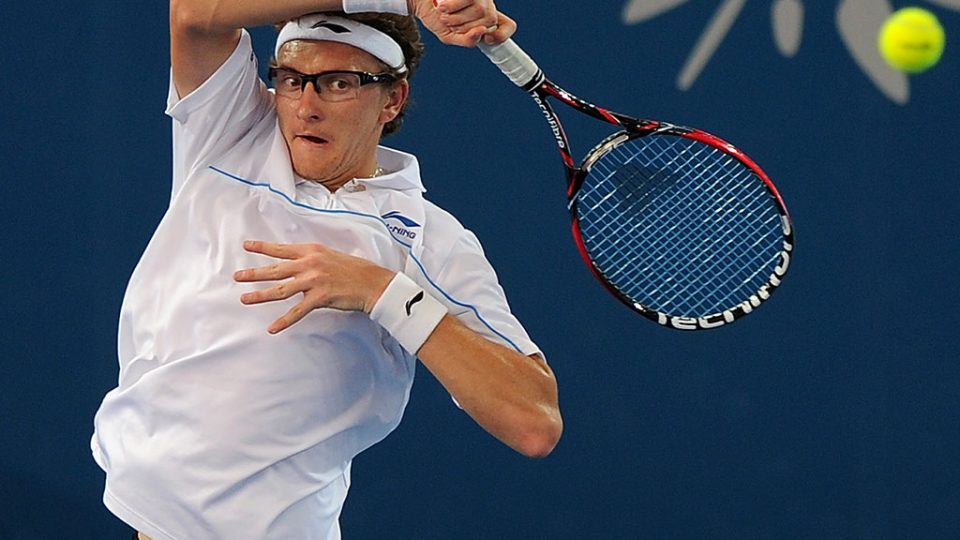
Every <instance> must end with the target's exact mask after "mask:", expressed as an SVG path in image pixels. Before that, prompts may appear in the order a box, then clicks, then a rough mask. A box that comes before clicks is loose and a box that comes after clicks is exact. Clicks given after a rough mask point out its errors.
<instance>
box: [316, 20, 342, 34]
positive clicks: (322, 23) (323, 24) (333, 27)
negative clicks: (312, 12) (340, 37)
mask: <svg viewBox="0 0 960 540" xmlns="http://www.w3.org/2000/svg"><path fill="white" fill-rule="evenodd" d="M310 28H313V29H314V30H316V29H317V28H326V29H327V30H330V31H331V32H333V33H334V34H349V33H350V29H349V28H347V27H345V26H340V25H339V24H335V23H332V22H327V21H320V22H318V23H316V24H314V25H313V26H311V27H310Z"/></svg>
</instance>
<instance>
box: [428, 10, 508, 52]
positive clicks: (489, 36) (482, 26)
mask: <svg viewBox="0 0 960 540" xmlns="http://www.w3.org/2000/svg"><path fill="white" fill-rule="evenodd" d="M410 3H411V6H410V7H411V12H412V13H413V14H414V15H416V17H417V18H418V19H420V21H421V22H423V25H424V26H425V27H427V29H428V30H430V31H431V32H433V33H434V34H435V35H436V36H437V38H438V39H439V40H440V41H441V42H443V43H446V44H448V45H459V46H461V47H475V46H476V45H477V44H478V43H480V41H481V40H483V41H484V42H485V43H487V44H490V45H494V44H497V43H501V42H503V41H505V40H506V39H507V38H509V37H510V36H512V35H513V33H514V32H516V30H517V23H515V22H514V21H513V19H511V18H510V17H507V16H506V15H504V14H503V13H500V12H499V11H497V7H496V6H495V5H494V3H493V0H410Z"/></svg>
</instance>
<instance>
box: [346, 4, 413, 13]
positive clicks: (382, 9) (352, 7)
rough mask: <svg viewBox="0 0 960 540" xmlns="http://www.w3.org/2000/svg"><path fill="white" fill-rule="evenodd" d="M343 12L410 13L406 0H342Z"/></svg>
mask: <svg viewBox="0 0 960 540" xmlns="http://www.w3.org/2000/svg"><path fill="white" fill-rule="evenodd" d="M343 12H344V13H363V12H378V13H396V14H397V15H407V14H409V13H412V11H411V10H410V9H409V7H408V4H407V0H343Z"/></svg>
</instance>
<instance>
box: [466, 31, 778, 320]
mask: <svg viewBox="0 0 960 540" xmlns="http://www.w3.org/2000/svg"><path fill="white" fill-rule="evenodd" d="M480 49H481V50H482V51H483V53H484V54H486V55H487V56H488V57H489V58H490V60H491V61H492V62H493V63H494V64H495V65H496V66H497V67H499V68H500V70H501V71H503V73H504V74H505V75H506V76H507V77H508V78H509V79H510V80H511V81H513V83H514V84H516V85H517V86H519V87H520V88H521V89H522V90H524V91H525V92H527V93H529V94H530V95H531V96H533V99H534V101H536V103H537V105H538V106H539V107H540V110H541V111H542V112H543V115H544V117H545V118H546V120H547V123H548V124H549V125H550V129H551V131H552V132H553V135H554V138H555V139H556V142H557V146H558V147H559V149H560V156H561V157H562V158H563V164H564V167H565V169H566V175H567V199H568V209H569V211H570V216H571V219H572V221H573V237H574V240H575V241H576V243H577V247H578V248H579V250H580V254H581V255H582V256H583V259H584V261H585V262H586V263H587V266H589V267H590V269H591V271H592V272H593V274H594V276H596V278H597V279H599V280H600V282H601V283H603V285H604V286H605V287H606V288H607V290H609V291H610V292H611V293H613V295H614V296H616V297H617V298H619V299H620V300H621V301H622V302H623V303H624V304H626V305H627V306H629V307H630V308H632V309H633V310H635V311H637V312H638V313H640V314H641V315H643V316H645V317H647V318H648V319H651V320H653V321H656V322H658V323H659V324H661V325H663V326H668V327H671V328H677V329H680V330H700V329H705V328H714V327H718V326H722V325H724V324H727V323H731V322H733V321H735V320H737V319H739V318H740V317H742V316H744V315H746V314H747V313H750V312H752V311H753V310H754V309H755V308H756V307H757V306H759V305H760V304H761V303H762V302H763V301H765V300H766V299H767V298H769V297H770V295H771V293H773V291H774V290H775V289H776V288H777V287H778V286H779V285H780V283H781V280H782V279H783V276H784V275H785V274H786V272H787V267H788V266H789V264H790V258H791V253H792V251H793V227H792V224H791V221H790V216H789V214H788V213H787V208H786V206H785V205H784V203H783V199H782V198H781V197H780V194H779V193H778V192H777V188H776V187H775V186H774V185H773V182H771V181H770V178H769V177H767V175H766V173H764V172H763V171H762V170H761V169H760V167H758V166H757V164H756V163H754V162H753V160H751V159H750V158H749V157H747V156H746V155H745V154H744V153H743V152H741V151H740V150H738V149H737V148H735V147H734V146H733V145H731V144H729V143H727V142H726V141H723V140H721V139H720V138H718V137H716V136H714V135H711V134H709V133H706V132H704V131H701V130H698V129H692V128H687V127H682V126H677V125H673V124H668V123H666V122H659V121H655V120H642V119H636V118H632V117H629V116H625V115H622V114H619V113H615V112H611V111H608V110H606V109H602V108H600V107H597V106H596V105H593V104H592V103H588V102H586V101H584V100H582V99H580V98H578V97H576V96H574V95H572V94H570V93H569V92H567V91H566V90H564V89H562V88H560V87H559V86H557V85H556V84H555V83H553V82H551V81H550V80H549V79H547V78H546V77H545V76H544V74H543V71H541V70H540V68H539V67H537V64H536V63H535V62H534V61H533V60H532V59H531V58H530V57H529V56H528V55H527V54H526V53H525V52H524V51H523V50H522V49H520V47H519V46H517V44H516V43H514V42H513V40H507V41H505V42H504V43H501V44H499V45H486V44H482V43H481V45H480ZM547 98H554V99H556V100H559V101H560V102H562V103H564V104H566V105H568V106H570V107H572V108H574V109H576V110H578V111H580V112H582V113H585V114H588V115H590V116H592V117H594V118H597V119H599V120H602V121H604V122H608V123H610V124H613V125H615V126H618V127H619V128H620V129H619V130H618V131H617V132H616V133H613V134H612V135H610V136H609V137H607V138H606V139H604V140H603V141H601V142H600V143H599V144H598V145H597V146H595V147H594V148H593V150H591V151H590V152H589V153H588V154H587V156H586V157H585V158H584V160H583V162H582V163H581V164H580V165H577V164H576V163H575V162H574V160H573V157H572V156H571V154H570V147H569V144H568V142H567V136H566V134H565V133H564V130H563V127H562V126H561V124H560V120H559V118H558V117H557V115H556V113H555V112H554V111H553V108H552V107H551V106H550V104H549V103H548V102H547Z"/></svg>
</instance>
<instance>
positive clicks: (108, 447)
mask: <svg viewBox="0 0 960 540" xmlns="http://www.w3.org/2000/svg"><path fill="white" fill-rule="evenodd" d="M341 9H342V11H339V10H341ZM408 9H409V10H411V11H412V12H413V14H414V15H415V16H416V17H417V18H419V19H420V21H421V22H422V23H423V24H424V25H425V26H426V27H427V28H428V29H430V30H431V31H432V32H434V33H435V34H436V35H437V36H438V37H439V39H440V40H441V41H442V42H444V43H447V44H454V45H462V46H473V45H475V44H477V43H478V42H479V41H480V40H481V39H482V40H486V41H487V42H490V43H497V42H501V41H503V40H505V39H507V38H508V37H509V36H510V35H511V34H512V33H513V32H514V30H515V29H516V25H515V24H514V23H513V21H511V20H510V19H509V18H508V17H506V16H504V15H503V14H501V13H499V12H498V11H497V9H496V7H495V6H494V5H493V3H492V2H491V1H490V0H440V2H439V4H437V5H434V3H433V0H414V1H413V2H411V3H410V5H409V6H408V5H407V3H406V1H405V0H343V2H342V4H341V0H269V1H267V0H261V1H253V0H251V1H248V2H219V1H216V0H173V1H172V2H171V11H170V25H171V28H170V33H171V56H172V81H171V86H170V93H169V99H168V108H167V114H168V115H169V116H170V117H171V118H172V119H173V156H174V173H173V186H172V193H171V200H170V204H169V208H168V209H167V212H166V214H165V215H164V217H163V219H162V221H161V222H160V224H159V226H158V227H157V230H156V232H155V233H154V236H153V238H152V239H151V241H150V243H149V245H148V246H147V248H146V250H145V252H144V254H143V256H142V258H141V260H140V262H139V264H138V265H137V267H136V269H135V270H134V273H133V275H132V277H131V278H130V282H129V284H128V288H127V292H126V295H125V297H124V301H123V306H122V308H121V316H120V327H119V339H118V348H119V358H120V377H119V385H118V387H117V388H116V389H114V390H112V391H111V392H109V393H108V394H107V395H106V397H105V398H104V400H103V403H102V405H101V407H100V409H99V411H98V412H97V415H96V418H95V433H94V436H93V438H92V443H91V446H92V450H93V455H94V458H95V459H96V461H97V463H98V464H99V465H100V466H101V467H102V468H103V470H104V471H105V472H106V487H105V491H104V503H105V504H106V506H107V508H108V509H109V510H110V511H111V512H113V513H114V514H116V515H117V516H118V517H119V518H120V519H122V520H123V521H124V522H126V523H128V524H129V525H131V526H132V527H134V528H135V529H137V530H138V531H140V533H141V537H150V538H152V539H153V540H167V539H178V540H198V539H215V538H217V539H231V540H235V539H267V538H276V539H284V540H288V539H328V538H339V537H340V528H339V524H338V520H339V515H340V512H341V508H342V506H343V504H344V500H345V498H346V496H347V491H348V488H349V485H350V466H351V460H352V459H353V457H354V456H356V455H357V454H358V453H359V452H361V451H363V450H364V449H366V448H368V447H370V446H371V445H373V444H375V443H376V442H378V441H380V440H381V439H383V438H384V437H385V436H387V434H389V433H390V432H391V431H392V430H393V429H394V428H395V427H396V426H397V424H398V423H399V422H400V418H401V416H402V414H403V410H404V407H405V406H406V403H407V400H408V397H409V393H410V388H411V385H412V382H413V376H414V371H415V363H416V361H417V359H418V358H419V360H420V361H421V362H423V364H424V365H425V366H426V367H427V368H428V369H429V370H430V372H431V373H432V374H433V375H434V376H436V378H437V379H438V380H439V381H440V382H441V383H442V384H443V385H444V387H445V388H446V389H447V390H448V391H449V392H450V394H451V395H452V397H453V398H454V400H455V401H456V403H457V404H458V405H459V406H460V407H462V408H463V409H464V410H465V411H466V412H467V413H468V414H469V415H470V416H471V417H473V418H474V419H475V420H476V421H477V422H478V423H479V424H480V425H481V426H482V427H483V428H484V429H486V430H487V431H488V432H490V433H491V434H492V435H493V436H495V437H496V438H498V439H499V440H501V441H503V442H504V443H506V444H507V445H509V446H510V447H512V448H514V449H515V450H517V451H518V452H520V453H522V454H524V455H527V456H531V457H540V456H545V455H547V454H548V453H550V452H551V450H552V449H553V447H554V446H555V445H556V443H557V441H558V439H559V437H560V432H561V429H562V423H561V418H560V413H559V409H558V404H557V387H556V382H555V379H554V376H553V373H552V372H551V370H550V368H549V367H548V366H547V364H546V363H545V362H544V358H543V355H542V353H541V351H540V350H539V349H538V348H537V346H536V345H535V344H534V343H533V341H531V339H530V338H529V337H528V335H527V333H526V332H525V331H524V329H523V327H522V326H521V325H520V323H519V322H518V321H517V319H516V317H514V315H513V314H512V313H511V311H510V308H509V306H508V304H507V301H506V299H505V297H504V294H503V291H502V289H501V287H500V286H499V284H498V282H497V278H496V275H495V273H494V271H493V269H492V268H491V265H490V264H489V262H488V261H487V260H486V259H485V257H484V255H483V252H482V250H481V247H480V244H479V243H478V241H477V239H476V237H475V236H474V235H473V234H472V233H470V232H469V231H468V230H466V229H464V227H463V226H462V225H461V224H460V223H459V222H458V221H457V220H456V219H455V218H453V217H452V216H451V215H450V214H448V213H446V212H444V211H443V210H441V209H440V208H439V207H437V206H435V205H434V204H432V203H431V202H429V201H427V200H425V199H424V198H423V192H424V187H423V183H422V182H421V178H420V174H419V169H418V165H417V160H416V158H415V157H414V156H412V155H410V154H406V153H403V152H399V151H396V150H392V149H388V148H386V147H382V146H379V141H380V138H381V137H382V136H383V135H386V134H388V133H390V132H392V131H394V130H396V129H397V128H398V127H399V123H400V120H401V117H402V115H403V112H404V107H405V105H406V103H407V101H408V96H409V92H410V82H409V80H410V77H411V76H412V75H413V73H414V71H415V69H416V67H417V64H418V62H419V59H420V55H421V52H422V49H423V46H422V44H421V42H420V35H419V32H418V29H417V23H416V19H414V17H413V16H408V15H406V13H407V11H408ZM330 10H338V11H336V12H333V11H330ZM371 11H376V12H377V13H371ZM360 12H363V13H360ZM284 20H286V21H289V22H287V23H285V24H283V25H282V27H281V30H280V32H279V36H278V39H277V43H276V49H275V58H274V59H273V60H272V61H271V68H270V70H269V73H270V79H271V80H272V86H273V87H274V88H273V89H268V87H267V85H266V84H265V83H264V82H263V81H261V80H260V78H259V77H258V64H257V59H256V57H255V55H254V53H253V49H252V47H251V39H250V36H249V34H248V33H247V32H246V30H243V28H245V27H250V26H255V25H262V24H268V23H271V22H273V21H284ZM450 153H451V157H452V158H455V155H456V152H455V150H451V152H450ZM441 436H445V435H444V434H438V437H441Z"/></svg>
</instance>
